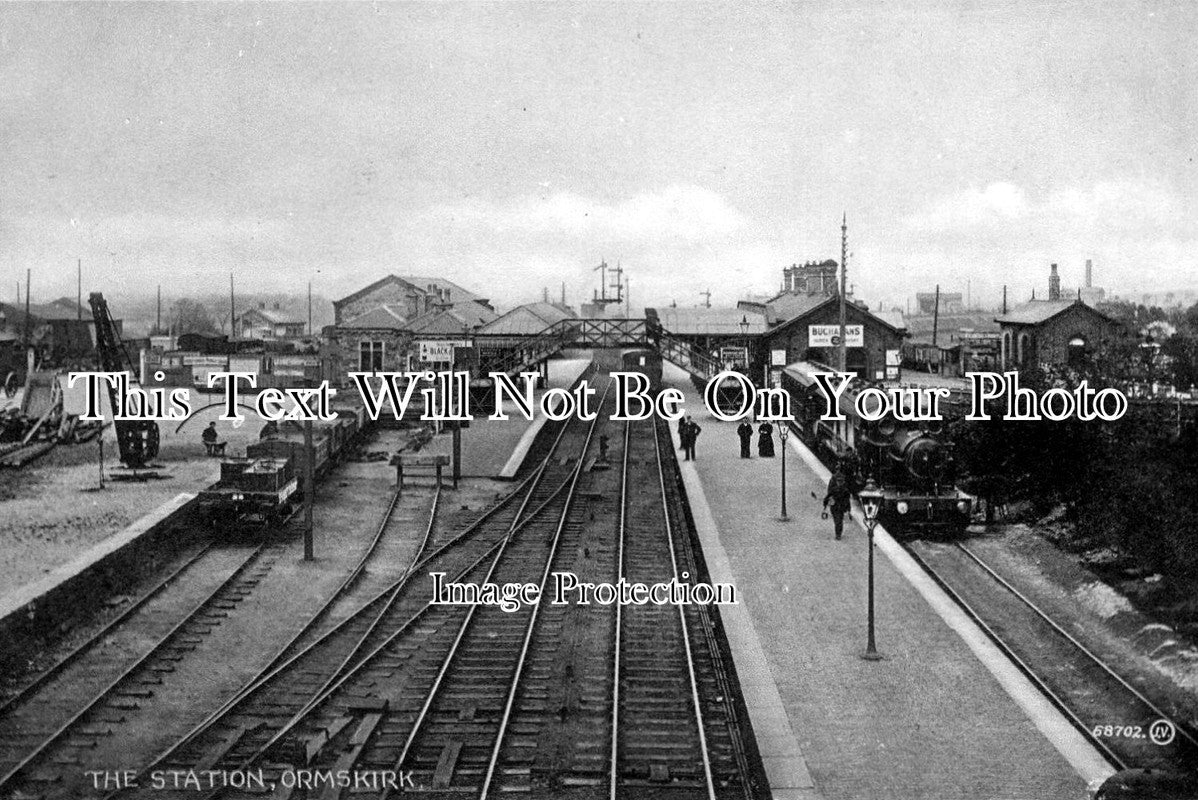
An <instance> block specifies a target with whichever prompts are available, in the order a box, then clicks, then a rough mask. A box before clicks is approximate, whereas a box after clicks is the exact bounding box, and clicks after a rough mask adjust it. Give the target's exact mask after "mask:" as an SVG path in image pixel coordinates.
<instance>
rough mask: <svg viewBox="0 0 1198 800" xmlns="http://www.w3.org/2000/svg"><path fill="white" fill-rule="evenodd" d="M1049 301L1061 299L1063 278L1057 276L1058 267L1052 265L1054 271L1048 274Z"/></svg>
mask: <svg viewBox="0 0 1198 800" xmlns="http://www.w3.org/2000/svg"><path fill="white" fill-rule="evenodd" d="M1048 299H1049V300H1060V299H1061V276H1060V275H1058V274H1057V265H1056V264H1053V265H1052V271H1051V272H1050V273H1048Z"/></svg>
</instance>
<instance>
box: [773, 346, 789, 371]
mask: <svg viewBox="0 0 1198 800" xmlns="http://www.w3.org/2000/svg"><path fill="white" fill-rule="evenodd" d="M770 366H771V367H785V366H786V350H785V349H781V350H771V351H770Z"/></svg>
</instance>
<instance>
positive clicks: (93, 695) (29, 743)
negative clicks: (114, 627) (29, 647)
mask: <svg viewBox="0 0 1198 800" xmlns="http://www.w3.org/2000/svg"><path fill="white" fill-rule="evenodd" d="M282 549H283V545H282V544H281V543H279V542H270V541H263V542H262V543H261V544H259V545H257V546H253V547H228V548H214V549H211V550H206V551H205V554H204V557H203V558H201V559H199V560H198V561H197V562H194V563H193V564H192V565H191V566H190V567H189V569H188V570H187V575H188V576H190V577H192V578H194V585H193V586H189V587H188V588H190V589H193V590H194V591H193V592H191V593H187V592H179V593H178V594H181V595H182V597H181V598H179V599H178V600H177V601H176V604H168V606H167V608H165V609H161V610H160V611H161V613H147V614H144V615H139V617H140V619H139V624H137V625H135V626H131V629H128V630H124V629H123V630H120V631H110V632H109V633H108V634H106V637H105V638H104V639H103V640H101V641H97V642H95V643H93V644H92V646H90V647H88V648H87V649H86V652H85V653H80V654H79V655H77V656H75V657H73V658H72V659H71V663H69V664H67V665H65V666H62V667H61V668H58V669H56V670H55V671H54V674H53V675H52V676H51V677H49V678H47V679H45V680H42V681H38V682H36V686H35V687H34V688H31V689H29V690H27V691H23V692H22V693H21V694H20V695H18V696H17V698H15V699H14V701H13V702H11V703H10V704H9V705H8V707H7V709H6V712H5V714H4V717H3V718H2V719H0V796H10V795H12V794H14V793H15V792H21V793H24V794H33V795H40V794H47V793H51V792H52V790H53V789H54V787H55V786H56V785H58V784H60V783H61V771H62V770H61V769H60V767H62V766H63V765H80V764H82V763H84V761H85V754H86V753H87V752H88V751H90V750H94V749H95V748H96V747H97V746H98V744H99V741H100V740H101V739H103V738H105V737H107V736H109V735H111V733H112V731H113V729H114V728H116V727H119V726H120V725H121V724H122V723H123V722H124V721H125V717H126V712H129V711H132V710H135V709H138V708H140V707H141V706H142V705H143V704H144V703H147V702H149V701H150V700H151V698H153V696H154V692H155V687H156V686H158V685H160V684H161V683H162V682H163V681H164V680H166V679H167V676H169V674H170V673H172V672H174V671H175V664H176V663H177V662H179V661H181V660H183V659H184V658H186V657H187V654H188V653H189V652H191V651H192V650H194V649H195V648H196V647H197V646H198V645H199V644H201V643H202V641H203V640H204V638H205V637H207V636H209V635H210V634H211V633H212V631H213V630H214V629H216V628H218V627H219V626H220V625H221V624H222V623H223V622H224V621H225V620H226V619H227V618H228V616H229V615H230V614H231V613H232V612H233V611H234V610H235V609H236V608H237V606H238V604H239V603H241V602H242V601H243V600H244V599H245V598H246V597H248V596H249V595H250V594H252V593H253V591H254V587H256V586H257V585H258V583H259V582H260V581H261V580H262V578H263V577H264V576H265V575H266V574H267V573H268V572H269V571H270V569H271V567H272V566H273V565H274V562H275V561H276V560H277V559H278V557H279V555H280V554H281V552H282ZM200 566H203V567H204V569H198V567H200ZM212 574H215V575H226V576H227V577H225V578H224V579H223V580H220V579H218V584H217V585H216V586H215V588H212V587H211V586H209V585H206V584H205V578H208V579H209V581H210V580H211V578H210V576H211V575H212ZM176 580H177V578H176ZM195 592H198V593H199V594H200V597H199V599H198V601H197V600H196V598H195V597H192V596H190V595H191V594H194V593H195ZM188 601H190V602H191V603H193V605H192V606H191V610H190V611H188V612H186V613H184V614H182V615H181V616H180V615H178V614H177V611H176V610H175V608H172V606H175V605H177V603H186V602H188ZM155 610H158V609H155ZM117 634H120V635H119V636H118V635H117ZM145 639H148V641H150V642H153V644H152V645H151V646H149V647H145V646H144V644H143V640H145ZM97 645H101V646H97ZM109 645H111V646H109Z"/></svg>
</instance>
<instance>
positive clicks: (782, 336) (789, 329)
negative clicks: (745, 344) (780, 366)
mask: <svg viewBox="0 0 1198 800" xmlns="http://www.w3.org/2000/svg"><path fill="white" fill-rule="evenodd" d="M845 322H846V323H847V324H849V325H864V326H865V347H863V348H860V347H850V348H849V349H848V352H847V354H846V357H847V361H848V368H849V370H850V371H852V370H853V369H854V367H856V368H857V369H859V370H861V371H862V375H863V377H866V378H873V377H874V374H875V372H876V371H878V370H882V371H885V369H886V351H887V350H898V349H899V346H900V343H901V342H902V337H900V336H899V335H898V334H897V333H895V332H894V331H892V330H891V329H890V328H889V327H887V326H886V325H885V324H883V323H882V322H881V321H880V320H878V319H877V318H876V317H874V316H872V315H871V314H868V313H865V312H862V311H861V309H859V308H857V307H855V306H852V305H849V306H847V307H846V309H845ZM838 324H840V310H839V308H838V307H837V306H836V304H835V303H830V304H828V305H827V306H823V307H821V308H818V309H816V310H815V311H814V312H813V313H811V314H808V315H805V316H803V317H802V318H801V319H799V320H797V321H796V322H795V323H794V324H792V325H787V326H784V327H783V328H782V329H781V330H778V331H777V332H775V333H773V334H766V342H767V347H766V350H767V353H768V351H771V350H776V349H781V348H782V347H785V348H786V363H787V364H793V363H794V362H796V361H802V360H804V359H808V358H814V359H816V360H818V361H822V362H824V363H826V364H829V365H832V366H835V365H836V361H837V351H836V349H835V348H830V347H829V348H817V349H815V350H813V351H812V352H810V353H809V352H808V350H809V344H808V336H807V334H808V331H809V327H808V326H810V325H838Z"/></svg>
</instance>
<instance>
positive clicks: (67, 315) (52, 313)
mask: <svg viewBox="0 0 1198 800" xmlns="http://www.w3.org/2000/svg"><path fill="white" fill-rule="evenodd" d="M0 307H3V309H4V313H5V314H6V315H7V316H8V318H9V321H13V320H22V321H23V320H24V319H25V304H24V303H21V304H19V305H18V304H16V303H3V302H0ZM29 316H30V317H32V318H33V319H35V320H41V321H43V322H45V321H48V320H68V321H71V322H74V321H75V320H76V319H79V312H78V310H77V306H75V305H74V303H73V302H72V304H71V307H70V308H67V307H65V306H62V305H59V304H58V303H57V301H56V302H54V303H42V304H39V303H30V304H29ZM82 319H83V321H84V322H91V321H92V312H91V309H84V311H83V317H82Z"/></svg>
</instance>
